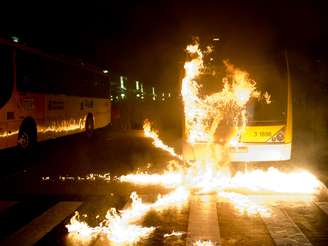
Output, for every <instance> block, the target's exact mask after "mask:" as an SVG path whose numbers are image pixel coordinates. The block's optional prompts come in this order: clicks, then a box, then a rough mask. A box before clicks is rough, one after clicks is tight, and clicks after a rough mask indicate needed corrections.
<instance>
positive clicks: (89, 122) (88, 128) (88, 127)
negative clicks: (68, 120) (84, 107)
mask: <svg viewBox="0 0 328 246" xmlns="http://www.w3.org/2000/svg"><path fill="white" fill-rule="evenodd" d="M85 134H86V135H87V137H88V138H91V137H92V136H93V134H94V123H93V116H92V114H88V116H87V119H86V121H85Z"/></svg>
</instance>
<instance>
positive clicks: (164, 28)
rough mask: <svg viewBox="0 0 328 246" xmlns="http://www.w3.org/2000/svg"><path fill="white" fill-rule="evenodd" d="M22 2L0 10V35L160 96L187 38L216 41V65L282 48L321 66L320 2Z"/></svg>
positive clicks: (174, 74)
mask: <svg viewBox="0 0 328 246" xmlns="http://www.w3.org/2000/svg"><path fill="white" fill-rule="evenodd" d="M30 2H31V1H25V3H24V4H23V3H20V4H18V3H15V4H12V5H11V6H5V5H4V4H3V5H2V6H1V8H0V23H1V24H0V35H1V36H5V37H10V36H11V35H15V36H18V37H19V38H20V39H21V41H22V42H24V43H26V44H28V45H29V46H32V47H37V48H41V49H43V50H46V51H48V52H51V53H55V54H65V55H68V56H73V57H77V58H81V59H83V60H85V61H88V62H90V63H95V64H99V65H102V66H105V67H108V68H109V70H110V71H111V72H113V73H117V74H124V75H127V76H128V78H129V79H131V80H135V79H138V80H140V81H142V82H144V83H145V85H157V86H158V87H161V88H163V89H168V88H171V87H174V88H177V87H178V77H179V73H180V71H181V68H182V65H183V61H184V59H185V54H184V48H185V46H186V44H188V43H190V42H191V40H192V37H193V36H199V37H200V40H201V43H202V44H204V45H205V44H206V45H208V44H213V43H211V40H212V38H213V37H219V38H220V41H219V42H216V43H215V48H216V51H217V52H216V53H215V54H216V59H217V60H219V61H220V60H222V59H230V61H231V62H233V63H235V64H237V65H238V66H241V67H247V65H249V64H251V63H265V62H267V61H268V60H270V59H271V57H274V56H275V54H279V53H281V52H282V51H283V50H285V49H287V50H288V51H289V52H290V53H291V54H295V57H301V58H300V59H297V60H300V61H302V62H303V63H304V61H305V63H308V64H312V63H313V62H318V61H319V62H320V63H321V64H324V65H323V66H327V55H328V54H327V41H328V38H327V37H328V35H327V34H328V29H327V26H326V23H328V22H327V18H328V17H327V14H326V13H327V11H326V7H325V6H324V5H323V4H321V3H320V2H315V1H290V2H288V1H272V2H269V1H257V2H255V1H250V2H249V1H247V2H249V3H247V4H246V3H244V2H246V1H239V2H238V1H229V3H221V1H107V2H106V1H102V2H98V3H95V1H89V2H87V3H84V1H80V2H76V4H69V5H68V4H67V3H60V2H58V1H52V2H48V1H45V2H44V4H43V5H40V4H32V5H31V3H30ZM67 2H68V1H67ZM189 2H192V3H189ZM222 2H227V1H222ZM295 62H297V61H295ZM300 63H301V62H300ZM303 65H304V64H303ZM303 65H302V64H301V65H300V66H303Z"/></svg>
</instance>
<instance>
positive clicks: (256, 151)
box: [182, 58, 293, 162]
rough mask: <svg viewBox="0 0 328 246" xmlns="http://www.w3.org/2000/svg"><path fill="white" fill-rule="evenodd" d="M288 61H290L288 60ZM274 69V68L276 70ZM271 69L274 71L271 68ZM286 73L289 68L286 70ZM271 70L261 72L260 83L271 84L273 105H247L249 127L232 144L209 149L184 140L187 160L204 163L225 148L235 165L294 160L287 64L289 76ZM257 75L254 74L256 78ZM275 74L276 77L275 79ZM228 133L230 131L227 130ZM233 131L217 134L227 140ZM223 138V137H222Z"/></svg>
mask: <svg viewBox="0 0 328 246" xmlns="http://www.w3.org/2000/svg"><path fill="white" fill-rule="evenodd" d="M286 61H287V58H286ZM273 67H274V66H273ZM271 69H274V68H272V67H271ZM284 70H285V71H286V68H285V67H284ZM269 71H270V70H269V69H262V71H260V70H258V73H262V74H263V76H262V77H261V76H259V79H256V81H261V80H267V85H266V86H264V89H267V86H269V88H271V89H268V91H269V92H270V93H271V92H272V97H271V98H272V102H271V103H270V104H265V103H264V102H259V101H258V100H257V99H254V100H251V101H250V102H249V103H248V105H247V114H248V115H247V125H246V127H245V128H244V129H242V130H241V131H240V134H239V135H236V136H235V138H233V139H232V141H230V142H229V143H224V142H220V141H215V142H214V143H213V144H211V146H210V148H209V144H208V143H200V142H199V143H197V142H196V143H194V144H190V143H187V141H186V140H185V139H184V140H183V146H182V151H183V156H184V158H185V159H187V160H191V161H192V160H203V159H206V158H211V157H210V156H211V155H213V153H209V152H213V151H214V152H215V156H216V157H217V156H219V155H220V153H219V152H222V147H223V145H225V146H226V147H227V148H228V150H229V151H228V152H229V157H228V158H229V159H230V161H231V162H271V161H287V160H290V159H291V152H292V129H293V116H292V93H291V92H292V91H291V81H290V77H289V67H288V61H287V78H284V77H285V74H286V72H285V71H284V72H280V75H277V74H278V72H272V73H270V72H269ZM255 73H256V70H255V71H254V73H251V74H252V75H253V74H255ZM272 74H275V75H272ZM227 129H228V130H227ZM229 131H231V129H229V127H224V126H222V127H221V129H218V130H217V131H216V134H217V135H218V137H216V136H215V139H220V138H221V139H222V138H223V139H224V135H225V134H226V135H231V132H229ZM222 136H223V137H222Z"/></svg>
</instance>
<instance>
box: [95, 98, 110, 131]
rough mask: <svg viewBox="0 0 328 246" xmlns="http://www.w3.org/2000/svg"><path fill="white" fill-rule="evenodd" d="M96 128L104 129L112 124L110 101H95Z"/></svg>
mask: <svg viewBox="0 0 328 246" xmlns="http://www.w3.org/2000/svg"><path fill="white" fill-rule="evenodd" d="M94 121H95V128H102V127H105V126H107V125H108V124H109V123H110V122H111V103H110V100H109V99H96V100H95V113H94Z"/></svg>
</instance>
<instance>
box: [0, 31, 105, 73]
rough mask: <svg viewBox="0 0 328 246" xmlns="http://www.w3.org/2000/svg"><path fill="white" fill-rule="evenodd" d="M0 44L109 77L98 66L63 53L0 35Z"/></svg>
mask: <svg viewBox="0 0 328 246" xmlns="http://www.w3.org/2000/svg"><path fill="white" fill-rule="evenodd" d="M0 44H2V45H7V46H11V47H13V48H15V49H19V50H23V51H26V52H28V53H32V54H36V55H39V56H42V57H45V58H47V59H50V60H55V61H58V62H61V63H65V64H67V65H73V66H77V67H80V68H81V69H85V70H89V71H91V72H94V73H98V74H101V75H103V76H106V77H109V74H105V73H103V70H102V69H101V68H99V67H97V66H95V65H93V64H90V63H86V62H84V61H82V60H79V59H74V58H69V57H66V56H63V55H53V54H49V53H46V52H43V51H41V50H39V49H36V48H31V47H28V46H26V45H24V44H22V43H15V42H13V41H11V40H8V39H5V38H1V37H0Z"/></svg>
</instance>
